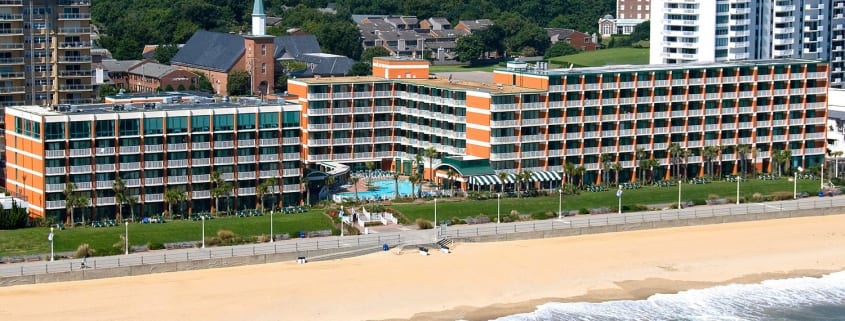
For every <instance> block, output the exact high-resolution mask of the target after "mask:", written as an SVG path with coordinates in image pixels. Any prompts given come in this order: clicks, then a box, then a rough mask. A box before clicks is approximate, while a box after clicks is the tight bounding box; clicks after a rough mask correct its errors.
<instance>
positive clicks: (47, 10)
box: [0, 0, 93, 106]
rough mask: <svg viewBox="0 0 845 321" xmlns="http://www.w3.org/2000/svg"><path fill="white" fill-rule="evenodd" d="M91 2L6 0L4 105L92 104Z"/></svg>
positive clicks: (0, 61)
mask: <svg viewBox="0 0 845 321" xmlns="http://www.w3.org/2000/svg"><path fill="white" fill-rule="evenodd" d="M90 4H91V1H90V0H58V1H57V0H4V1H0V76H2V77H0V106H14V105H24V104H27V105H42V106H47V105H56V104H80V103H91V96H92V94H93V90H92V85H91V82H92V69H91V13H90V10H89V6H90Z"/></svg>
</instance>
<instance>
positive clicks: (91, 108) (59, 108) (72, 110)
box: [6, 100, 293, 116]
mask: <svg viewBox="0 0 845 321" xmlns="http://www.w3.org/2000/svg"><path fill="white" fill-rule="evenodd" d="M279 105H293V103H290V102H285V101H282V102H273V103H264V104H262V103H259V102H257V101H252V100H245V101H243V102H242V103H233V102H203V103H175V104H159V103H156V104H149V105H147V106H146V107H145V104H144V103H135V104H89V105H56V106H53V107H49V108H48V107H41V106H14V107H6V108H9V109H17V110H20V111H23V112H26V113H30V114H34V115H38V116H59V115H79V114H86V115H92V114H103V113H130V112H143V111H176V110H197V109H201V110H209V109H228V108H238V107H259V106H279ZM116 106H123V109H122V110H120V109H119V108H116ZM153 106H154V107H153ZM65 108H67V109H65Z"/></svg>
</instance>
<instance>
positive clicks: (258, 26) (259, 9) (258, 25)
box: [252, 0, 267, 36]
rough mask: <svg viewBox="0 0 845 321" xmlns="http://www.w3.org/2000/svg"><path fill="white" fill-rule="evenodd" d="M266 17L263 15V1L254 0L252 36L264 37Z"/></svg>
mask: <svg viewBox="0 0 845 321" xmlns="http://www.w3.org/2000/svg"><path fill="white" fill-rule="evenodd" d="M266 20H267V16H266V15H264V1H262V0H255V3H253V5H252V35H253V36H264V35H265V29H266V23H267V22H266Z"/></svg>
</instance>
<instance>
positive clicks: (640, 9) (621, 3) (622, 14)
mask: <svg viewBox="0 0 845 321" xmlns="http://www.w3.org/2000/svg"><path fill="white" fill-rule="evenodd" d="M650 14H651V0H616V18H617V19H637V20H642V21H645V20H648V19H649V15H650Z"/></svg>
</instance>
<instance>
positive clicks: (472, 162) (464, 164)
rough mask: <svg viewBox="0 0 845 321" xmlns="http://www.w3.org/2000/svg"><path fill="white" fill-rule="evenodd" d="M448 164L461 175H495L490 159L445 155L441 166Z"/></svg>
mask: <svg viewBox="0 0 845 321" xmlns="http://www.w3.org/2000/svg"><path fill="white" fill-rule="evenodd" d="M441 166H448V167H452V168H454V169H455V170H456V171H458V173H459V174H461V176H478V175H495V174H496V172H495V171H494V170H493V168H491V167H490V160H489V159H463V158H462V157H460V156H450V157H443V159H441V163H440V166H438V168H439V167H441Z"/></svg>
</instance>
